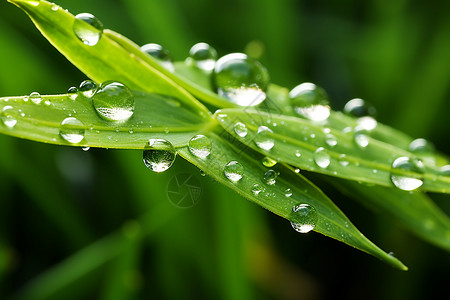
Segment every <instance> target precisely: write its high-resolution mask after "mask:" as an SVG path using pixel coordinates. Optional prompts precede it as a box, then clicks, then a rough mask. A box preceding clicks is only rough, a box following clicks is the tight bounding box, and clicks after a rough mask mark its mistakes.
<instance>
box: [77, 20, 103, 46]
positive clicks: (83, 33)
mask: <svg viewBox="0 0 450 300" xmlns="http://www.w3.org/2000/svg"><path fill="white" fill-rule="evenodd" d="M73 32H74V33H75V35H76V36H77V38H78V39H79V40H80V41H82V42H83V44H85V45H87V46H95V45H96V44H97V43H98V41H100V38H101V37H102V34H103V24H102V22H100V20H99V19H97V18H96V17H95V16H93V15H91V14H89V13H81V14H78V15H76V16H75V22H74V23H73Z"/></svg>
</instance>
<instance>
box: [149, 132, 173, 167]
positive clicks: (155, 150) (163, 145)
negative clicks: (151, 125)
mask: <svg viewBox="0 0 450 300" xmlns="http://www.w3.org/2000/svg"><path fill="white" fill-rule="evenodd" d="M176 155H177V154H176V152H175V148H174V147H173V145H172V144H171V143H170V142H169V141H166V140H164V139H150V140H149V142H148V144H147V145H146V146H145V148H144V152H143V160H144V164H145V166H146V167H147V168H149V169H150V170H152V171H153V172H157V173H160V172H164V171H166V170H167V169H169V168H170V166H172V164H173V162H174V161H175V157H176Z"/></svg>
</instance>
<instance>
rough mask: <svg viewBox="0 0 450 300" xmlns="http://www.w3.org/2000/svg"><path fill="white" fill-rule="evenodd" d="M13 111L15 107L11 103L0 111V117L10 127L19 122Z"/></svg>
mask: <svg viewBox="0 0 450 300" xmlns="http://www.w3.org/2000/svg"><path fill="white" fill-rule="evenodd" d="M12 111H13V107H12V106H11V105H7V106H5V107H3V109H2V111H1V113H0V119H1V120H2V123H3V124H4V125H5V126H6V127H8V128H9V129H13V128H14V126H16V124H17V119H16V118H14V117H13V116H12V115H11V112H12Z"/></svg>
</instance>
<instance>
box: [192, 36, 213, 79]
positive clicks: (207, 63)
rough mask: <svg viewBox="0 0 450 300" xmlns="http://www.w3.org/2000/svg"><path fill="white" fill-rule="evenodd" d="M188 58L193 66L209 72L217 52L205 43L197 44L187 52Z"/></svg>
mask: <svg viewBox="0 0 450 300" xmlns="http://www.w3.org/2000/svg"><path fill="white" fill-rule="evenodd" d="M189 57H190V59H191V61H192V63H193V64H194V66H196V67H197V68H199V69H201V70H203V71H206V72H211V71H212V70H213V69H214V65H215V63H216V60H217V51H216V49H214V48H213V47H211V46H210V45H208V44H206V43H197V44H195V45H194V46H192V48H191V50H190V51H189Z"/></svg>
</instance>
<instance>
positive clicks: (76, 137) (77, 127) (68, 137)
mask: <svg viewBox="0 0 450 300" xmlns="http://www.w3.org/2000/svg"><path fill="white" fill-rule="evenodd" d="M84 133H85V129H84V124H83V123H82V122H81V121H80V120H78V119H76V118H74V117H68V118H65V119H64V120H63V121H62V122H61V125H60V128H59V135H60V136H61V137H62V138H63V139H64V140H65V141H67V142H69V143H71V144H78V143H79V142H81V141H82V140H83V139H84Z"/></svg>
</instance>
